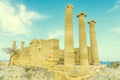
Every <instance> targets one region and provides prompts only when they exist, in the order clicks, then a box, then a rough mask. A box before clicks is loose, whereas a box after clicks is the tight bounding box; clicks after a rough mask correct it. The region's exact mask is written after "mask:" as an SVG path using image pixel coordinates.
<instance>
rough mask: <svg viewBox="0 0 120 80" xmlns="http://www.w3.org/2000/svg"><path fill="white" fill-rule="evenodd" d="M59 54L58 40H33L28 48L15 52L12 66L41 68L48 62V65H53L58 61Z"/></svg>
mask: <svg viewBox="0 0 120 80" xmlns="http://www.w3.org/2000/svg"><path fill="white" fill-rule="evenodd" d="M21 45H22V46H23V44H21ZM59 52H60V50H59V40H57V39H50V40H37V39H34V40H32V41H31V42H30V45H29V46H28V47H24V48H23V49H22V50H21V49H19V50H17V52H16V55H15V56H14V57H15V58H14V60H13V61H14V62H13V63H14V65H24V66H41V65H45V64H47V62H49V63H48V65H49V64H51V65H54V64H56V62H57V59H59Z"/></svg>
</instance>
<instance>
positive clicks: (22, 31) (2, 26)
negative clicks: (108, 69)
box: [0, 0, 120, 61]
mask: <svg viewBox="0 0 120 80" xmlns="http://www.w3.org/2000/svg"><path fill="white" fill-rule="evenodd" d="M69 3H71V4H72V5H73V6H74V8H73V25H74V46H75V47H78V46H79V45H78V44H79V40H78V19H77V17H76V15H77V14H79V13H81V12H85V13H86V14H87V17H86V29H87V44H88V46H90V39H89V26H88V24H87V22H88V21H90V20H95V21H96V22H97V23H96V34H97V43H98V51H99V56H100V60H102V61H117V60H120V50H119V49H120V0H0V42H1V43H0V49H2V48H5V47H11V45H12V41H13V40H16V41H17V46H18V48H19V45H20V42H21V41H24V42H25V45H26V46H27V45H28V44H29V42H30V40H32V39H46V40H47V39H50V38H57V39H59V40H60V48H62V49H63V48H64V19H65V6H66V5H67V4H69ZM8 59H9V55H7V54H5V53H4V52H2V51H0V60H8Z"/></svg>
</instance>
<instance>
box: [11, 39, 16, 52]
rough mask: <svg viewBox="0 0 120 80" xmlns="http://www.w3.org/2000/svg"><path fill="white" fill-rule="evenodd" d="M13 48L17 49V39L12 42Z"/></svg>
mask: <svg viewBox="0 0 120 80" xmlns="http://www.w3.org/2000/svg"><path fill="white" fill-rule="evenodd" d="M12 49H13V50H15V49H16V41H13V43H12Z"/></svg>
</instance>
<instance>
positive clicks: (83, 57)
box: [77, 13, 89, 66]
mask: <svg viewBox="0 0 120 80" xmlns="http://www.w3.org/2000/svg"><path fill="white" fill-rule="evenodd" d="M77 17H78V20H79V51H80V65H83V66H85V65H89V63H88V51H87V40H86V28H85V17H86V14H85V13H81V14H78V15H77Z"/></svg>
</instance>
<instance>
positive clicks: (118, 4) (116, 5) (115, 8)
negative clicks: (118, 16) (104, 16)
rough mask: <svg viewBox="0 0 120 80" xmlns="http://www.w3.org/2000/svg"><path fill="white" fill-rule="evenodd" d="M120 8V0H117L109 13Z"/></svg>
mask: <svg viewBox="0 0 120 80" xmlns="http://www.w3.org/2000/svg"><path fill="white" fill-rule="evenodd" d="M118 9H120V0H117V2H116V4H115V5H114V6H113V7H112V8H110V9H109V10H108V11H107V13H111V12H114V11H116V10H118Z"/></svg>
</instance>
